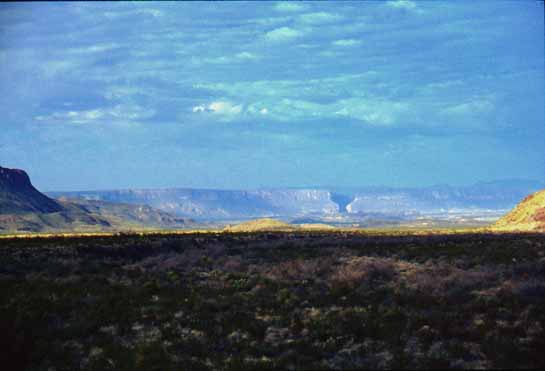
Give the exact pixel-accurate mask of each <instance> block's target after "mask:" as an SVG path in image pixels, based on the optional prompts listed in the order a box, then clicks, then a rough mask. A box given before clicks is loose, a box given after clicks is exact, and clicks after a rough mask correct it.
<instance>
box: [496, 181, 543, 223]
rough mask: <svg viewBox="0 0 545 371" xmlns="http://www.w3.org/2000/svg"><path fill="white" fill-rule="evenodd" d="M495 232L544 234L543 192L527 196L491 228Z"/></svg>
mask: <svg viewBox="0 0 545 371" xmlns="http://www.w3.org/2000/svg"><path fill="white" fill-rule="evenodd" d="M492 229H494V230H497V231H527V232H545V190H542V191H538V192H536V193H533V194H531V195H529V196H527V197H526V198H525V199H524V200H522V202H520V203H519V204H518V205H517V206H516V207H515V208H514V209H513V210H511V211H510V212H508V213H507V214H506V215H504V216H503V217H502V218H501V219H500V220H498V221H497V222H496V223H494V225H493V226H492Z"/></svg>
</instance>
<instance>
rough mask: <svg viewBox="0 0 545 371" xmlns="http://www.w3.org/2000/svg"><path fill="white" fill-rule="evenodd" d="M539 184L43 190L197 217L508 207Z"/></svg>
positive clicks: (540, 185)
mask: <svg viewBox="0 0 545 371" xmlns="http://www.w3.org/2000/svg"><path fill="white" fill-rule="evenodd" d="M541 188H544V185H543V183H540V182H535V181H524V180H512V181H498V182H490V183H479V184H475V185H471V186H464V187H453V186H448V185H445V186H433V187H425V188H389V187H362V188H357V189H337V188H334V187H332V188H331V189H323V188H315V189H261V190H210V189H187V188H172V189H125V190H106V191H81V192H48V195H49V196H51V197H70V198H72V199H83V200H99V201H107V202H114V203H117V202H123V203H128V204H145V205H149V206H151V207H153V208H156V209H159V210H162V211H166V212H170V213H174V214H176V215H178V216H182V217H190V218H194V219H198V220H231V219H251V218H263V217H284V218H302V217H317V218H321V217H332V216H335V215H348V216H358V215H360V216H363V215H375V216H376V215H384V216H395V215H398V216H399V215H405V216H406V215H427V214H435V213H441V212H447V211H460V210H467V211H475V210H496V211H507V210H508V209H511V208H512V207H514V206H515V205H516V204H517V203H518V202H519V201H520V200H522V199H523V198H524V197H525V196H527V195H528V194H530V193H532V192H535V191H537V190H539V189H541Z"/></svg>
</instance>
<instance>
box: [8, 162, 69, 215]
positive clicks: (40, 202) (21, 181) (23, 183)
mask: <svg viewBox="0 0 545 371" xmlns="http://www.w3.org/2000/svg"><path fill="white" fill-rule="evenodd" d="M62 209H63V208H62V206H61V205H60V204H59V203H58V202H56V201H54V200H52V199H51V198H49V197H47V196H46V195H44V194H43V193H40V192H39V191H38V190H37V189H36V188H34V186H33V185H32V183H31V182H30V178H29V177H28V175H27V173H26V172H24V171H23V170H19V169H7V168H4V167H1V166H0V214H16V215H19V214H23V213H28V212H39V213H53V212H59V211H62Z"/></svg>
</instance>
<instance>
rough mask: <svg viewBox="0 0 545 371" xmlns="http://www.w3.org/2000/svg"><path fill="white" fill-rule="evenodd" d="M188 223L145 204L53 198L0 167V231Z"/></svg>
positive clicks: (14, 171) (23, 175) (22, 175)
mask: <svg viewBox="0 0 545 371" xmlns="http://www.w3.org/2000/svg"><path fill="white" fill-rule="evenodd" d="M191 223H192V221H191V220H188V219H184V218H181V217H178V216H174V215H172V214H169V213H167V212H164V211H160V210H155V209H153V208H151V207H150V206H147V205H135V204H123V203H119V204H114V203H109V202H104V201H87V200H82V199H80V200H69V199H66V198H60V199H58V200H54V199H52V198H49V197H47V196H46V195H44V194H43V193H40V192H39V191H38V190H37V189H36V188H34V186H33V185H32V183H31V181H30V178H29V177H28V175H27V174H26V172H24V171H23V170H19V169H7V168H3V167H0V232H43V231H71V230H73V231H103V230H118V229H129V228H143V227H156V228H183V227H187V226H188V225H191Z"/></svg>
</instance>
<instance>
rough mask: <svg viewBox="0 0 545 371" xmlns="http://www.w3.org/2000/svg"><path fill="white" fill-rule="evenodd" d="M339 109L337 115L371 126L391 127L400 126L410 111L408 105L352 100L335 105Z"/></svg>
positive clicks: (374, 100)
mask: <svg viewBox="0 0 545 371" xmlns="http://www.w3.org/2000/svg"><path fill="white" fill-rule="evenodd" d="M335 106H336V107H338V108H339V109H338V110H337V111H336V112H335V114H337V115H340V116H346V117H351V118H353V119H356V120H361V121H364V122H365V123H367V124H370V125H377V126H390V125H395V124H399V123H400V122H399V120H400V119H401V118H402V117H404V116H405V115H406V113H407V112H408V111H409V106H408V104H407V103H402V102H395V101H388V100H383V99H371V100H370V99H359V98H351V99H345V100H340V101H338V102H336V103H335Z"/></svg>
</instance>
